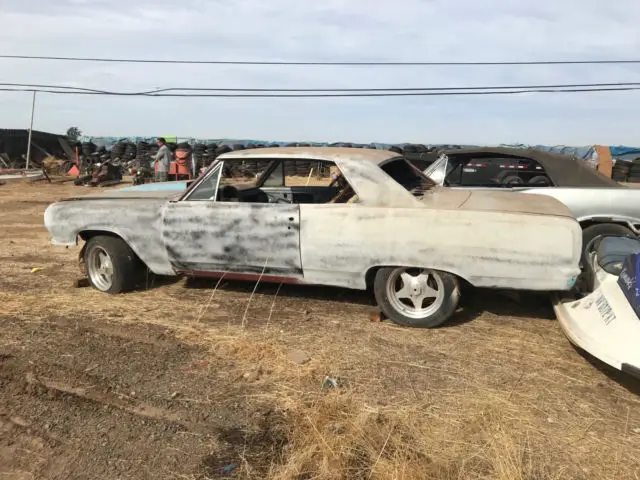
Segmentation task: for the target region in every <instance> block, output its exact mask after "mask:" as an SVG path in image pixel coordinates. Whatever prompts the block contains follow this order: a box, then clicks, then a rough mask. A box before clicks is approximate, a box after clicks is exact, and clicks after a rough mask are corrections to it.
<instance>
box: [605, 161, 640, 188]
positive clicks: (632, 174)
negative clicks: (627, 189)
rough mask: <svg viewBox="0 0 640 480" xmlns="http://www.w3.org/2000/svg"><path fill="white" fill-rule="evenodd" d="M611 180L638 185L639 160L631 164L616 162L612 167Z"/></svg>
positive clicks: (639, 176)
mask: <svg viewBox="0 0 640 480" xmlns="http://www.w3.org/2000/svg"><path fill="white" fill-rule="evenodd" d="M611 178H613V179H614V180H616V181H618V182H630V183H640V158H636V159H635V160H633V161H631V162H623V161H620V160H618V161H617V162H616V164H615V165H614V166H613V170H612V175H611Z"/></svg>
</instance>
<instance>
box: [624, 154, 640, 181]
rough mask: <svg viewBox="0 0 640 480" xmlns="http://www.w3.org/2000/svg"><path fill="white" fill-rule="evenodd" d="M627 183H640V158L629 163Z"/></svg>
mask: <svg viewBox="0 0 640 480" xmlns="http://www.w3.org/2000/svg"><path fill="white" fill-rule="evenodd" d="M627 181H628V182H631V183H640V158H636V159H635V160H633V162H631V167H630V168H629V176H628V179H627Z"/></svg>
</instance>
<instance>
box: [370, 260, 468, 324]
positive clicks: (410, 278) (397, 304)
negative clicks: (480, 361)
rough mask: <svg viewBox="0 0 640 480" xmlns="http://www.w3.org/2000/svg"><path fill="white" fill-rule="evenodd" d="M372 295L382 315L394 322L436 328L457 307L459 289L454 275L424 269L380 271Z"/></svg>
mask: <svg viewBox="0 0 640 480" xmlns="http://www.w3.org/2000/svg"><path fill="white" fill-rule="evenodd" d="M374 294H375V296H376V300H377V302H378V305H379V306H380V308H381V309H382V311H383V312H384V314H385V315H386V316H387V317H389V318H390V319H391V320H393V321H394V322H396V323H399V324H401V325H408V326H414V327H435V326H437V325H440V324H441V323H443V322H445V321H446V320H447V319H448V318H449V317H451V315H453V313H454V312H455V309H456V308H457V306H458V303H459V301H460V289H459V286H458V280H457V278H456V277H455V276H454V275H451V274H449V273H446V272H441V271H438V270H430V269H425V268H408V267H397V268H381V269H380V270H378V272H377V273H376V278H375V283H374Z"/></svg>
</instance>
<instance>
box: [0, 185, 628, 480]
mask: <svg viewBox="0 0 640 480" xmlns="http://www.w3.org/2000/svg"><path fill="white" fill-rule="evenodd" d="M80 188H82V187H74V186H73V185H72V184H69V183H66V184H51V185H49V184H45V183H33V184H29V183H25V182H18V183H11V182H8V183H7V184H6V185H3V186H0V225H1V226H2V227H1V229H0V257H1V258H0V262H1V263H0V265H1V267H0V268H1V272H2V275H1V276H0V301H1V304H2V309H1V310H0V480H27V479H155V480H159V479H185V480H188V479H192V480H196V479H197V480H203V479H208V478H211V479H213V478H221V477H224V476H225V475H226V476H229V477H230V478H253V479H263V478H269V479H299V480H302V479H305V480H311V479H342V478H344V479H358V478H367V479H369V478H371V479H407V480H409V479H451V480H453V479H470V478H483V479H494V478H497V479H504V480H507V479H508V480H511V479H635V480H637V479H639V478H640V455H638V453H639V452H640V397H639V396H638V394H639V393H640V386H639V384H638V383H637V382H635V381H633V380H631V379H629V378H627V377H625V376H623V375H621V374H616V373H615V372H613V371H612V370H611V369H608V368H605V367H604V366H603V365H602V364H600V363H599V362H597V361H596V360H594V359H591V358H588V357H587V356H586V355H584V354H581V353H579V352H578V351H577V350H576V349H574V348H573V347H571V345H570V344H569V342H568V341H567V340H566V339H565V337H564V336H563V335H562V332H561V330H560V328H559V326H558V324H557V322H556V321H555V320H554V317H553V312H552V310H551V308H550V305H549V301H548V299H547V298H546V297H545V296H543V295H520V296H516V297H512V296H508V295H503V294H500V293H496V292H491V291H475V292H472V293H471V294H470V295H468V296H467V298H466V299H465V301H464V304H463V306H462V308H461V310H460V311H459V312H458V313H457V315H456V317H455V320H454V321H452V322H450V323H449V324H447V325H445V326H444V327H442V328H439V329H433V330H415V329H407V328H399V327H396V326H394V325H393V324H391V323H390V322H388V321H384V322H377V321H373V320H374V319H372V314H373V313H375V312H376V310H375V307H374V306H373V302H372V299H371V298H370V296H369V295H367V294H363V293H358V292H351V291H345V290H337V289H328V288H315V287H300V286H286V285H285V286H282V287H281V288H280V289H279V288H278V286H277V285H259V286H258V287H257V289H256V291H255V294H253V289H254V287H255V285H254V284H247V283H239V282H230V281H223V282H222V283H221V284H220V285H219V286H218V288H217V289H214V287H215V283H213V282H210V281H207V282H195V281H187V280H186V279H178V280H156V281H155V283H154V284H153V285H149V288H148V289H146V290H144V291H138V292H134V293H131V294H126V295H118V296H107V295H104V294H101V293H98V292H96V291H94V290H92V289H89V288H74V286H73V281H74V280H76V279H78V278H80V274H79V271H78V269H77V263H76V257H77V253H78V251H79V247H78V248H69V249H65V248H61V247H53V246H50V245H49V242H48V235H47V232H46V230H45V229H44V227H43V212H44V210H45V208H46V206H47V205H48V204H49V203H50V202H52V201H54V200H56V199H59V198H62V197H65V196H67V195H69V194H71V193H77V192H78V190H79V189H80ZM34 269H37V270H34ZM326 376H329V377H332V378H334V379H337V380H338V381H339V384H338V387H337V388H331V387H328V386H325V387H323V382H324V379H325V377H326Z"/></svg>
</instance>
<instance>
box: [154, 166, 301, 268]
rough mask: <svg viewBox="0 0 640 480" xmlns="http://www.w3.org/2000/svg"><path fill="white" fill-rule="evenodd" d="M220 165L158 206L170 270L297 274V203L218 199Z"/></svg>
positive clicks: (298, 226) (298, 229) (299, 265)
mask: <svg viewBox="0 0 640 480" xmlns="http://www.w3.org/2000/svg"><path fill="white" fill-rule="evenodd" d="M221 172H222V164H220V165H218V167H216V168H214V169H212V171H210V172H209V174H207V175H205V177H204V178H203V179H202V180H201V181H199V183H198V184H197V185H195V186H194V189H193V190H192V191H191V192H190V193H189V194H188V195H187V196H185V198H184V199H183V200H179V201H176V202H170V203H168V204H167V206H166V207H165V208H164V210H163V219H162V226H163V229H162V238H163V241H164V243H165V247H166V250H167V255H168V257H169V261H170V262H171V264H172V266H173V268H174V269H175V270H177V271H180V272H185V273H191V274H196V275H206V274H208V273H218V272H229V273H239V274H247V275H253V274H255V275H261V274H262V275H272V276H280V277H287V278H294V279H299V278H302V265H301V261H300V210H299V207H298V205H291V204H281V203H278V204H270V203H241V202H220V201H217V200H216V197H217V191H218V189H219V188H220V175H221Z"/></svg>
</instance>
